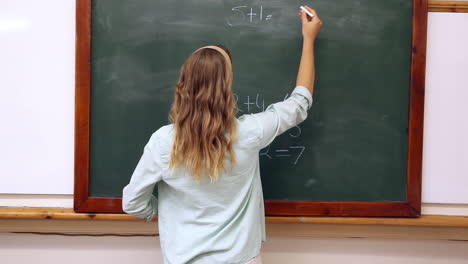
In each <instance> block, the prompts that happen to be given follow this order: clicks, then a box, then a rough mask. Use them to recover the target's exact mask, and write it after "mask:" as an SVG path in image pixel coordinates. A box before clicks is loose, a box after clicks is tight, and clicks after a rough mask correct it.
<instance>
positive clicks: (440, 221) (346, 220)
mask: <svg viewBox="0 0 468 264" xmlns="http://www.w3.org/2000/svg"><path fill="white" fill-rule="evenodd" d="M0 219H57V220H67V219H69V220H125V221H129V220H131V221H144V220H142V219H140V218H136V217H133V216H130V215H127V214H100V213H98V214H93V213H75V212H74V211H73V209H72V208H42V207H0ZM153 221H157V219H154V220H153ZM266 222H267V223H271V224H275V223H279V224H287V223H302V224H339V225H376V226H378V225H382V226H424V227H463V228H468V216H445V215H424V216H422V217H420V218H383V217H282V216H268V217H266Z"/></svg>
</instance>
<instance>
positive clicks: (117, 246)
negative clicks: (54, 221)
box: [0, 233, 468, 264]
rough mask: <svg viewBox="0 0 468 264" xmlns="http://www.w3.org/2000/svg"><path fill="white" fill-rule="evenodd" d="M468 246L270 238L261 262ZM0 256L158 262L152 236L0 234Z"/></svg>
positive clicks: (5, 259) (449, 257)
mask: <svg viewBox="0 0 468 264" xmlns="http://www.w3.org/2000/svg"><path fill="white" fill-rule="evenodd" d="M467 248H468V243H467V242H462V241H420V240H419V241H418V240H392V239H387V240H383V239H361V238H344V239H332V238H289V237H269V238H268V241H267V242H265V244H264V245H263V250H262V259H263V263H265V264H310V263H327V264H328V263H347V264H353V263H360V264H466V263H468V250H467ZM0 256H2V258H1V260H2V264H20V263H30V262H31V261H34V263H47V264H62V263H67V264H82V263H91V264H94V263H113V264H127V263H139V264H145V263H148V264H149V263H151V264H156V263H162V261H161V258H162V255H161V249H160V246H159V242H158V239H157V238H156V237H83V236H78V237H77V236H56V235H31V234H1V233H0ZM111 261H112V262H111Z"/></svg>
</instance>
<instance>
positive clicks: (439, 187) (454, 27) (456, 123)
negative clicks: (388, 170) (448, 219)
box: [422, 13, 468, 204]
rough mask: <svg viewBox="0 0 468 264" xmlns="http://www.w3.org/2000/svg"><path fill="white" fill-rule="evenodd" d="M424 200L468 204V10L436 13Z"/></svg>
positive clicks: (430, 34) (429, 70) (429, 55)
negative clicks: (466, 11)
mask: <svg viewBox="0 0 468 264" xmlns="http://www.w3.org/2000/svg"><path fill="white" fill-rule="evenodd" d="M428 29H429V30H428V52H427V68H426V105H425V114H424V116H425V126H424V156H423V158H424V161H423V186H422V187H423V188H422V189H423V202H426V203H458V204H462V203H468V13H430V14H429V27H428Z"/></svg>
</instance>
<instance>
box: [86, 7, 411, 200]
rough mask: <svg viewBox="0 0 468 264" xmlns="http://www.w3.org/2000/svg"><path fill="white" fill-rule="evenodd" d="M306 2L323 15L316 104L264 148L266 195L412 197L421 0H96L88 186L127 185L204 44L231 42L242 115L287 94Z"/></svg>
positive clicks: (92, 191)
mask: <svg viewBox="0 0 468 264" xmlns="http://www.w3.org/2000/svg"><path fill="white" fill-rule="evenodd" d="M304 4H307V5H309V6H312V7H314V8H315V9H316V10H317V11H318V13H319V15H320V17H321V19H322V20H323V23H324V25H323V27H322V31H321V33H320V34H319V37H318V39H317V41H316V65H317V80H316V93H315V94H314V104H313V106H312V108H311V110H310V112H309V113H310V114H309V118H308V119H307V120H306V121H305V122H304V123H302V124H300V125H299V126H298V127H294V128H292V129H291V130H289V131H287V132H286V133H284V134H283V135H281V136H280V137H279V138H277V140H276V141H274V143H272V144H271V145H270V146H269V147H268V148H266V149H264V150H262V152H261V153H260V156H261V175H262V181H263V190H264V196H265V199H267V200H290V201H295V200H307V201H309V200H312V201H316V200H321V201H406V199H407V193H406V192H407V191H406V190H407V188H406V187H407V186H406V180H407V159H408V156H407V151H408V123H409V120H408V116H409V104H410V102H409V99H410V77H411V49H412V35H411V34H412V26H413V19H412V11H413V1H411V0H359V1H350V0H334V1H319V0H314V1H306V2H304V1H298V0H288V1H284V0H264V1H260V0H258V1H255V0H248V1H244V0H235V1H234V0H226V1H212V0H177V1H174V0H157V1H154V0H136V1H129V0H125V1H124V0H95V1H92V4H91V15H92V16H91V17H92V19H91V21H92V22H91V60H90V61H91V94H90V100H91V106H90V109H91V113H90V131H91V132H90V145H89V148H90V149H89V150H90V152H89V157H90V162H89V195H90V196H93V197H119V196H121V193H122V188H123V187H124V186H125V185H126V184H127V183H128V181H129V179H130V176H131V174H132V172H133V170H134V168H135V166H136V164H137V161H138V159H139V158H140V156H141V154H142V150H143V146H144V145H145V143H146V142H147V140H148V139H149V136H150V135H151V134H152V133H153V132H154V131H155V130H157V129H158V128H159V127H161V126H163V125H166V124H168V118H167V116H168V111H169V107H170V104H171V102H172V99H173V94H174V88H175V83H176V81H177V78H178V73H179V69H180V66H181V65H182V63H183V62H184V60H185V59H186V58H187V56H188V55H190V54H191V53H192V52H193V51H194V50H195V49H197V48H199V47H201V46H204V45H209V44H222V45H224V46H226V47H227V48H229V49H230V51H231V53H232V55H233V69H234V86H233V87H234V91H235V94H236V96H237V99H238V101H237V103H238V106H239V115H241V114H246V113H255V112H259V111H262V110H263V109H265V108H266V107H267V106H268V105H269V104H271V103H274V102H277V101H281V100H283V99H284V98H285V97H286V96H287V95H288V93H289V92H290V91H291V90H292V89H293V88H294V84H295V78H296V74H297V69H298V63H299V59H300V52H301V46H302V36H301V29H300V20H299V18H298V16H297V13H298V11H299V6H300V5H304Z"/></svg>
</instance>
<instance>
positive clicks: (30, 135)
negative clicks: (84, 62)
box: [0, 0, 468, 206]
mask: <svg viewBox="0 0 468 264" xmlns="http://www.w3.org/2000/svg"><path fill="white" fill-rule="evenodd" d="M467 28H468V14H464V13H430V14H429V32H428V34H429V35H428V52H427V84H426V111H425V132H424V133H425V138H424V162H423V202H425V203H456V204H462V203H464V204H468V191H466V189H467V187H468V136H467V135H468V117H467V116H468V103H466V102H468V49H467V48H466V47H468V30H466V29H467ZM74 41H75V1H74V0H42V1H36V0H6V1H5V0H4V1H2V8H1V9H0V58H2V59H1V60H0V71H1V72H2V78H0V100H1V104H0V118H1V119H0V120H2V121H3V123H2V129H0V146H2V147H1V148H0V179H1V184H0V193H10V194H68V195H70V194H73V157H74V156H73V151H74V146H73V142H74V91H75V87H74V74H75V72H74V63H75V58H74V52H75V42H74ZM311 111H313V109H312V110H311ZM8 198H9V200H8V201H7V199H5V202H8V203H10V202H13V201H12V199H13V197H12V196H8ZM31 199H33V198H28V199H27V202H25V205H29V204H30V203H32V200H31ZM38 199H47V198H45V197H44V196H40V197H38ZM50 199H65V200H67V199H71V197H70V198H63V197H59V198H54V197H51V198H50ZM23 202H24V201H23ZM2 205H3V206H4V205H5V204H2Z"/></svg>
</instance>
